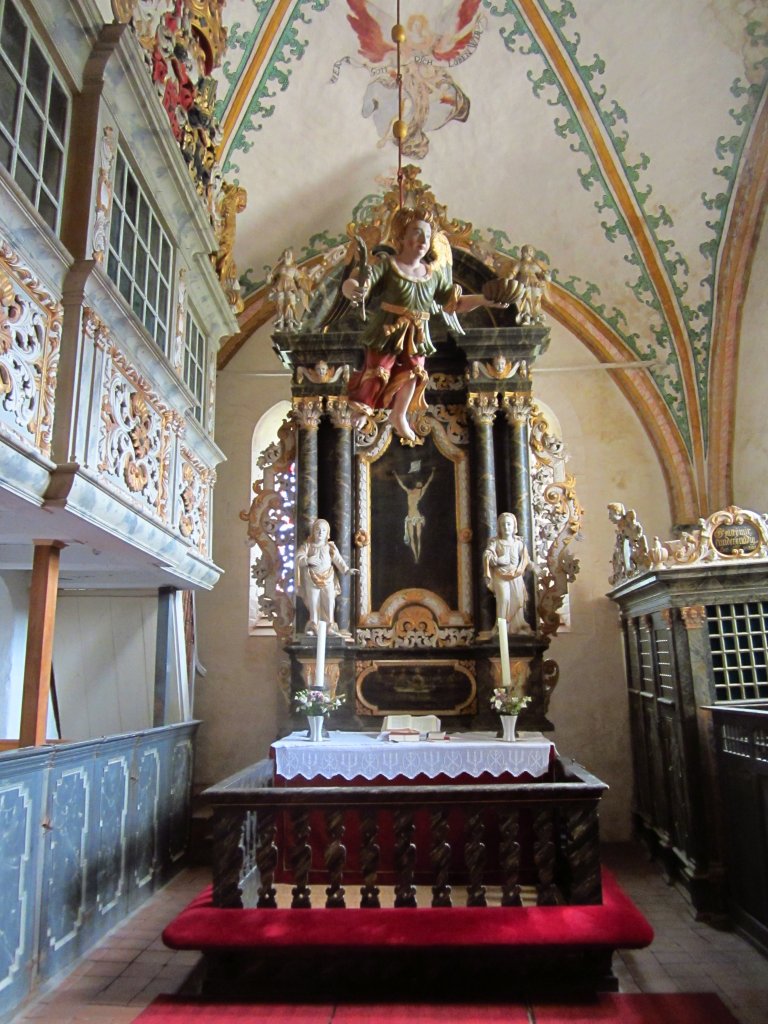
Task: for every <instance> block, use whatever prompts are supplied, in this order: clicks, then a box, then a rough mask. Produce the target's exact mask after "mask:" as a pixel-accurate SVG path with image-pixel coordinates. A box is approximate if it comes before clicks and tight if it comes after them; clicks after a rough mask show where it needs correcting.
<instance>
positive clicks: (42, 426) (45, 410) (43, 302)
mask: <svg viewBox="0 0 768 1024" xmlns="http://www.w3.org/2000/svg"><path fill="white" fill-rule="evenodd" d="M61 321H62V307H61V304H60V303H58V302H57V301H56V300H55V299H54V297H53V296H52V295H50V294H49V293H48V292H47V291H46V290H45V289H44V288H43V287H42V285H41V284H40V281H39V280H38V279H37V277H35V276H34V274H33V273H32V271H31V270H29V268H28V267H26V266H25V265H24V264H23V263H22V261H21V259H20V258H19V256H18V255H17V254H16V252H15V251H14V250H13V249H12V248H11V247H10V246H9V245H7V244H6V243H5V242H0V394H3V395H4V400H3V405H2V409H1V410H0V424H1V425H2V426H3V427H4V428H5V429H7V430H9V431H11V432H12V433H13V434H14V436H16V437H17V438H19V439H20V440H21V441H22V442H23V443H24V444H31V445H32V446H33V447H34V448H36V449H37V450H38V451H39V452H41V453H42V454H43V455H46V456H47V455H50V451H51V432H52V429H53V413H54V405H55V394H56V374H57V370H58V362H59V347H60V344H61Z"/></svg>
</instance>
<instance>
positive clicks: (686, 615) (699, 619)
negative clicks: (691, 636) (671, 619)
mask: <svg viewBox="0 0 768 1024" xmlns="http://www.w3.org/2000/svg"><path fill="white" fill-rule="evenodd" d="M680 618H681V619H682V620H683V625H684V626H685V628H686V629H689V630H690V629H701V627H702V626H703V625H704V624H705V623H706V621H707V609H706V608H705V607H704V605H703V604H692V605H689V606H688V607H687V608H681V609H680Z"/></svg>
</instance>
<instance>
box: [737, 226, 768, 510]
mask: <svg viewBox="0 0 768 1024" xmlns="http://www.w3.org/2000/svg"><path fill="white" fill-rule="evenodd" d="M766 323H768V230H766V229H765V227H764V228H763V231H762V233H761V237H760V240H759V242H758V247H757V251H756V252H755V257H754V262H753V264H752V275H751V277H750V281H749V289H748V291H747V295H746V299H745V302H744V309H743V313H742V323H741V339H740V341H739V361H738V370H737V378H736V380H737V383H736V417H735V424H734V451H733V500H734V502H735V503H736V504H737V505H741V507H742V508H749V509H752V510H753V511H755V512H768V431H766V429H765V388H766V369H765V367H766V361H765V349H766V331H765V325H766Z"/></svg>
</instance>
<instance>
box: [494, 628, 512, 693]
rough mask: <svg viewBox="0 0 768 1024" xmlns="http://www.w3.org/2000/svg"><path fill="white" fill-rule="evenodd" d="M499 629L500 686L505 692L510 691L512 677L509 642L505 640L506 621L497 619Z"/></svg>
mask: <svg viewBox="0 0 768 1024" xmlns="http://www.w3.org/2000/svg"><path fill="white" fill-rule="evenodd" d="M496 625H497V626H498V629H499V660H500V661H501V685H502V686H503V687H504V689H505V690H511V689H512V677H511V676H510V674H509V641H508V639H507V620H506V619H497V621H496Z"/></svg>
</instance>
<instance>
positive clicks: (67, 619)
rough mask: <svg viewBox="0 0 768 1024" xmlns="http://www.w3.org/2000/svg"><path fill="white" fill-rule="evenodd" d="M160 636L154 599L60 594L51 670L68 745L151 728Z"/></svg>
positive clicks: (135, 596) (131, 595)
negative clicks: (81, 740) (54, 679)
mask: <svg viewBox="0 0 768 1024" xmlns="http://www.w3.org/2000/svg"><path fill="white" fill-rule="evenodd" d="M156 634H157V596H156V595H155V594H144V593H142V594H138V595H136V594H130V595H122V594H120V595H111V594H110V595H105V594H99V595H97V596H92V595H87V594H77V593H71V592H62V593H60V594H59V603H58V609H57V615H56V636H55V640H54V651H53V667H54V673H55V677H56V692H57V696H58V701H59V713H60V716H61V729H62V736H63V738H64V739H67V740H80V739H92V738H94V737H97V736H105V735H110V734H114V733H121V732H130V731H132V730H134V729H146V728H149V727H150V726H152V724H153V723H152V709H153V693H154V675H155V640H156Z"/></svg>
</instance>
